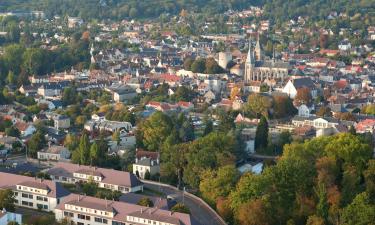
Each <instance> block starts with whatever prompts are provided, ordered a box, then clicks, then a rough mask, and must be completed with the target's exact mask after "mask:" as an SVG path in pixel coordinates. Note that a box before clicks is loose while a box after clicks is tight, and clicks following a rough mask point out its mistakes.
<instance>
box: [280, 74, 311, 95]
mask: <svg viewBox="0 0 375 225" xmlns="http://www.w3.org/2000/svg"><path fill="white" fill-rule="evenodd" d="M300 88H308V89H309V90H310V93H311V96H312V97H313V98H316V96H317V95H318V90H317V88H316V86H315V84H314V82H313V81H312V80H311V78H309V77H303V78H296V79H290V80H289V81H288V83H287V84H286V85H285V86H284V88H283V90H282V92H283V93H285V94H287V95H288V96H289V97H290V98H291V99H294V98H295V97H296V95H297V92H298V89H300Z"/></svg>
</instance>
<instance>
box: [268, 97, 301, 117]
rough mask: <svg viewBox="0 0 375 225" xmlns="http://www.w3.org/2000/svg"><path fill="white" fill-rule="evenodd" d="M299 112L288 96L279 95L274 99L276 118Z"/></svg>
mask: <svg viewBox="0 0 375 225" xmlns="http://www.w3.org/2000/svg"><path fill="white" fill-rule="evenodd" d="M296 112H297V110H296V108H295V107H294V105H293V101H292V100H291V99H290V98H289V97H288V96H282V95H277V96H275V97H274V101H273V114H274V116H275V118H284V117H287V116H293V115H295V114H296Z"/></svg>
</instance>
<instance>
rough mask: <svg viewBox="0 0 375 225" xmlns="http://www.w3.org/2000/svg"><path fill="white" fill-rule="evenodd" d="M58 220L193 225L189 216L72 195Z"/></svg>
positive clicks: (85, 223) (118, 224)
mask: <svg viewBox="0 0 375 225" xmlns="http://www.w3.org/2000/svg"><path fill="white" fill-rule="evenodd" d="M55 218H56V220H57V221H61V220H63V219H64V218H66V219H68V220H69V221H71V222H73V223H74V224H77V225H88V224H90V225H103V224H111V225H131V224H134V225H135V224H145V225H146V224H148V225H150V224H152V225H182V224H183V225H192V224H193V222H192V220H191V216H190V215H189V214H185V213H178V212H171V211H168V210H163V209H158V208H148V207H144V206H139V205H135V204H129V203H125V202H117V201H110V200H105V199H99V198H94V197H89V196H80V195H76V194H71V195H69V196H68V197H67V198H66V199H64V201H63V202H62V203H61V204H60V205H59V206H58V207H57V208H56V209H55Z"/></svg>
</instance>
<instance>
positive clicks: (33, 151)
mask: <svg viewBox="0 0 375 225" xmlns="http://www.w3.org/2000/svg"><path fill="white" fill-rule="evenodd" d="M45 144H46V140H45V138H44V135H43V133H42V131H40V130H39V131H37V132H36V133H34V134H33V135H32V136H31V138H30V140H29V142H28V143H27V146H28V149H27V150H28V154H29V156H31V157H33V158H36V157H37V153H38V151H40V150H41V149H43V148H44V146H45Z"/></svg>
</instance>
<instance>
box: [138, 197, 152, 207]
mask: <svg viewBox="0 0 375 225" xmlns="http://www.w3.org/2000/svg"><path fill="white" fill-rule="evenodd" d="M137 205H140V206H145V207H154V203H153V202H152V201H151V199H149V198H147V197H143V198H141V199H140V200H139V201H138V203H137Z"/></svg>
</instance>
